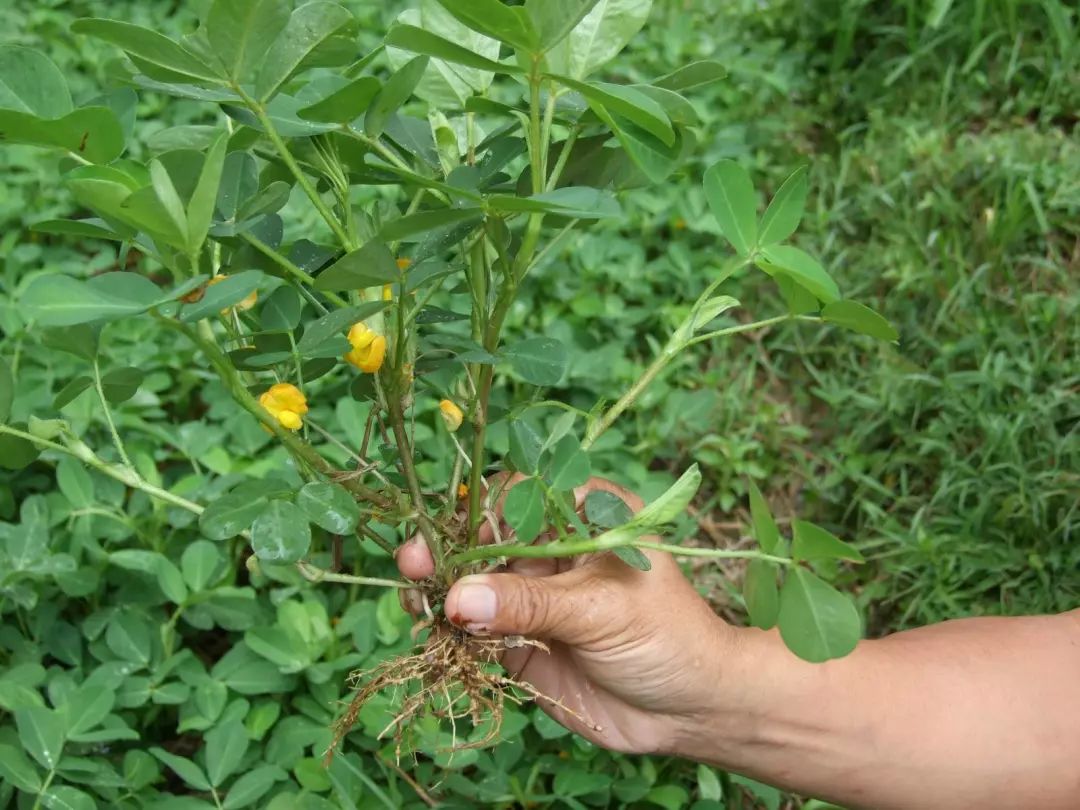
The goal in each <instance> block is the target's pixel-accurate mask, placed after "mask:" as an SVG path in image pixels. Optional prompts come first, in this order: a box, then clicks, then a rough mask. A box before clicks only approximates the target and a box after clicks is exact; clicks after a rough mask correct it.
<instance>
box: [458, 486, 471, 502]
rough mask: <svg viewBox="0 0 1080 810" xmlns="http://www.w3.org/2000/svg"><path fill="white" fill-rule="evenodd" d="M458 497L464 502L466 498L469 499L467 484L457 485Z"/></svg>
mask: <svg viewBox="0 0 1080 810" xmlns="http://www.w3.org/2000/svg"><path fill="white" fill-rule="evenodd" d="M457 496H458V498H460V499H461V500H464V499H465V498H467V497H469V487H468V485H467V484H458V485H457Z"/></svg>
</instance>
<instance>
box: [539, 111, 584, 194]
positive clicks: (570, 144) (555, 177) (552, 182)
mask: <svg viewBox="0 0 1080 810" xmlns="http://www.w3.org/2000/svg"><path fill="white" fill-rule="evenodd" d="M579 134H581V127H574V128H573V129H572V130H570V134H569V135H568V136H567V137H566V140H565V141H563V145H562V150H561V151H560V152H559V157H558V159H557V160H556V161H555V168H553V169H552V170H551V177H549V178H548V181H547V190H548V191H554V190H555V186H556V185H558V183H559V178H561V177H562V173H563V170H564V169H565V168H566V162H567V160H569V159H570V153H571V152H572V151H574V144H575V143H577V139H578V135H579Z"/></svg>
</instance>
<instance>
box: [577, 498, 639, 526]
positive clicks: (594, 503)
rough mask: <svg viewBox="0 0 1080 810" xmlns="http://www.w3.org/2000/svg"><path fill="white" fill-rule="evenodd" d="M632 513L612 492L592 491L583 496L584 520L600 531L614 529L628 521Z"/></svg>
mask: <svg viewBox="0 0 1080 810" xmlns="http://www.w3.org/2000/svg"><path fill="white" fill-rule="evenodd" d="M633 516H634V513H633V511H632V510H631V509H630V507H629V506H627V504H626V501H624V500H623V499H622V498H620V497H619V496H618V495H616V494H615V493H614V492H606V491H604V490H602V489H597V490H593V491H592V492H590V493H589V494H588V495H586V496H585V518H586V519H587V520H588V521H589V523H591V524H592V525H594V526H598V527H599V528H601V529H614V528H615V527H616V526H622V525H624V524H626V523H628V522H629V521H630V519H631V518H632V517H633Z"/></svg>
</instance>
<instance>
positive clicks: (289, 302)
mask: <svg viewBox="0 0 1080 810" xmlns="http://www.w3.org/2000/svg"><path fill="white" fill-rule="evenodd" d="M303 309H304V299H303V298H301V297H300V293H298V292H297V291H296V290H295V289H294V288H293V287H290V286H288V285H286V286H284V287H278V288H277V289H276V290H274V292H273V294H272V295H271V296H270V297H269V298H267V299H266V303H265V304H263V305H262V309H260V310H259V323H260V324H262V328H263V329H266V330H268V331H270V332H291V331H292V330H294V329H295V328H296V327H297V326H299V325H300V316H301V313H302V311H303Z"/></svg>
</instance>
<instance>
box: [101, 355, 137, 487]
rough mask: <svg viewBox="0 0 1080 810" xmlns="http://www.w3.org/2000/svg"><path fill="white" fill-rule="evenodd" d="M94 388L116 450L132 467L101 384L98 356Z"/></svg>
mask: <svg viewBox="0 0 1080 810" xmlns="http://www.w3.org/2000/svg"><path fill="white" fill-rule="evenodd" d="M94 389H95V390H96V391H97V395H98V401H99V402H100V403H101V411H102V413H103V414H104V415H105V422H106V424H108V426H109V433H110V434H111V435H112V441H113V445H114V446H115V447H116V452H117V453H119V454H120V461H122V462H123V464H124V466H125V467H132V466H133V465H132V463H131V459H130V458H128V454H127V450H125V449H124V442H123V440H122V439H121V438H120V434H119V432H117V430H116V423H115V422H114V421H113V418H112V411H111V410H110V408H109V400H107V399H105V388H104V387H103V386H102V384H101V366H100V365H99V364H98V361H97V358H95V359H94Z"/></svg>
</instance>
